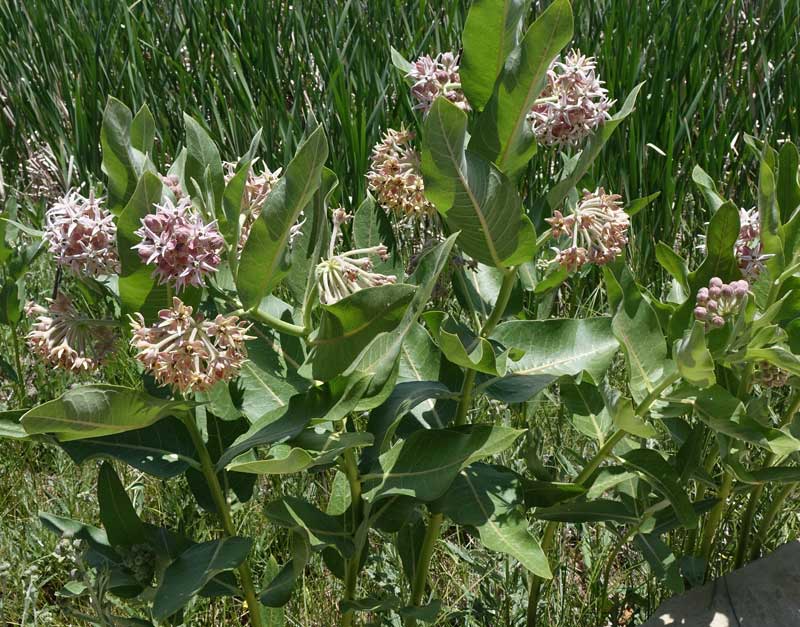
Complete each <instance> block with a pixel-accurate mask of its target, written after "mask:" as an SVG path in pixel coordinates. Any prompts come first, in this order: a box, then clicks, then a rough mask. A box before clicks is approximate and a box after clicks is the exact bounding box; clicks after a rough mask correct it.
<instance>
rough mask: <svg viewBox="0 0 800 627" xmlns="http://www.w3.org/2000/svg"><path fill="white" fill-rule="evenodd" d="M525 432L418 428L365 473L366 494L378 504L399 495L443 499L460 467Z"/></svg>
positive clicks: (476, 427)
mask: <svg viewBox="0 0 800 627" xmlns="http://www.w3.org/2000/svg"><path fill="white" fill-rule="evenodd" d="M521 434H522V431H518V430H516V429H511V428H508V427H499V426H498V427H491V426H488V425H468V426H464V427H454V428H450V429H425V430H421V431H416V432H414V433H412V434H411V435H410V436H409V437H408V439H406V440H402V441H400V442H398V443H397V444H395V445H394V446H393V447H392V448H390V449H389V450H388V451H387V452H386V453H384V454H383V455H381V456H380V457H379V458H378V462H377V463H376V464H375V465H374V466H373V468H372V469H371V470H370V472H368V473H366V474H364V475H363V476H362V480H363V481H364V487H365V490H364V498H365V499H366V500H368V501H370V502H373V503H374V502H375V501H377V500H379V499H382V498H387V497H390V496H394V495H401V496H413V497H414V498H416V499H419V500H420V501H432V500H434V499H437V498H439V497H440V496H441V495H442V494H443V493H444V492H445V491H446V490H447V488H448V487H450V484H451V483H452V482H453V479H455V477H456V476H457V474H458V472H459V470H461V469H462V468H464V467H465V466H468V465H469V464H471V463H472V462H474V461H478V460H479V459H482V458H484V457H490V456H492V455H495V454H497V453H499V452H501V451H503V450H505V449H506V448H508V447H509V446H511V444H513V442H514V441H515V440H516V439H517V438H518V437H519V436H520V435H521Z"/></svg>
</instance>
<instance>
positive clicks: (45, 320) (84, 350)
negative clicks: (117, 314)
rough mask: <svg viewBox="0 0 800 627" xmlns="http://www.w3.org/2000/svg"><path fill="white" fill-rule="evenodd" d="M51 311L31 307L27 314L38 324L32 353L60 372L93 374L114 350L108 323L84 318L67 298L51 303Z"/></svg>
mask: <svg viewBox="0 0 800 627" xmlns="http://www.w3.org/2000/svg"><path fill="white" fill-rule="evenodd" d="M48 302H49V307H47V308H46V307H42V306H41V305H37V304H36V303H28V304H27V305H26V306H25V312H26V314H27V315H28V316H30V317H34V316H35V317H36V321H35V322H34V323H33V325H32V327H31V331H30V333H28V336H27V340H28V346H29V348H30V349H31V352H32V353H34V354H35V355H38V356H39V357H41V358H42V360H43V361H44V362H45V363H47V364H50V365H51V366H54V367H56V368H64V369H65V370H72V371H75V372H90V371H92V370H95V369H96V368H97V367H98V366H100V365H101V364H102V363H103V362H104V360H105V359H106V358H107V357H108V355H109V354H110V353H111V351H112V350H113V348H114V343H115V341H116V333H115V332H114V329H113V328H112V327H110V326H108V324H107V323H106V321H98V320H92V319H90V318H87V317H86V316H84V315H82V314H81V313H80V312H79V311H78V310H77V309H76V308H75V307H74V305H73V304H72V300H71V299H70V298H69V296H67V295H66V294H57V295H56V297H55V298H54V299H52V300H49V301H48Z"/></svg>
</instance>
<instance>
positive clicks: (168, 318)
mask: <svg viewBox="0 0 800 627" xmlns="http://www.w3.org/2000/svg"><path fill="white" fill-rule="evenodd" d="M192 311H193V310H192V307H190V306H189V305H186V304H184V303H183V302H182V301H181V300H180V299H179V298H177V297H175V298H173V299H172V308H170V309H162V310H161V311H159V312H158V318H159V320H158V322H156V323H155V324H154V325H152V326H147V325H145V322H144V318H142V316H141V314H135V316H133V317H132V318H131V329H132V330H133V337H132V338H131V346H132V347H133V348H134V349H135V350H136V359H137V360H139V361H140V362H141V363H142V364H143V365H144V367H145V368H146V369H147V370H148V371H149V372H150V373H151V374H152V375H153V377H154V378H155V380H156V381H157V382H158V383H159V384H160V385H169V386H172V387H173V388H175V389H176V390H178V391H179V392H181V393H187V392H202V391H205V390H208V389H209V388H211V387H212V386H213V385H214V384H215V383H217V382H218V381H228V380H230V379H232V378H233V377H234V376H236V375H237V374H238V373H239V370H240V369H241V367H242V364H243V363H244V362H245V361H246V360H247V348H246V346H245V341H246V340H248V339H251V338H250V336H248V335H247V330H248V329H249V328H250V327H249V325H247V324H245V323H242V322H240V321H239V318H238V317H237V316H223V315H219V314H218V315H217V316H216V317H215V318H214V319H213V320H206V319H205V318H204V317H203V316H202V315H201V314H197V315H196V316H193V315H192Z"/></svg>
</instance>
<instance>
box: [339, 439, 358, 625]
mask: <svg viewBox="0 0 800 627" xmlns="http://www.w3.org/2000/svg"><path fill="white" fill-rule="evenodd" d="M342 471H343V472H344V474H345V476H346V477H347V483H348V484H349V485H350V503H351V506H352V507H351V510H352V512H353V519H352V524H353V531H354V532H355V529H356V527H357V526H358V523H359V520H358V516H359V512H360V511H361V478H360V477H359V475H358V463H357V462H356V457H355V455H354V454H353V450H352V449H347V450H346V451H345V452H344V454H343V456H342ZM362 549H363V547H362V546H358V547H356V551H355V552H354V554H353V557H351V558H350V559H349V560H346V561H345V574H344V600H345V601H352V600H354V599H355V595H356V583H357V581H358V569H359V566H360V564H361V551H362ZM354 620H355V612H354V611H353V610H349V611H347V612H344V613H343V614H342V627H351V625H353V622H354Z"/></svg>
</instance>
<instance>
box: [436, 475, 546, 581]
mask: <svg viewBox="0 0 800 627" xmlns="http://www.w3.org/2000/svg"><path fill="white" fill-rule="evenodd" d="M523 505H524V491H523V483H522V481H521V479H520V477H519V476H518V475H517V474H516V473H514V472H512V471H511V470H509V469H507V468H503V467H501V466H491V465H489V464H482V463H477V464H472V465H471V466H469V467H467V468H465V469H463V470H462V471H461V472H459V473H458V475H457V476H456V478H455V480H454V481H453V484H452V485H451V486H450V488H449V489H448V490H447V492H446V493H445V494H444V495H443V496H442V497H441V498H440V499H439V500H437V501H436V502H435V503H433V504H432V505H431V507H432V508H433V509H434V510H436V511H441V512H443V513H444V514H445V515H446V516H448V517H449V518H450V519H451V520H453V521H454V522H456V523H458V524H460V525H469V526H472V527H475V528H476V529H477V530H478V533H479V534H480V537H481V542H482V543H483V545H484V546H485V547H486V548H487V549H490V550H492V551H498V552H500V553H505V554H506V555H511V556H512V557H514V558H516V559H517V560H518V561H519V562H520V563H521V564H522V565H523V566H525V568H527V569H528V570H529V571H531V572H532V573H534V574H535V575H537V576H539V577H543V578H546V579H549V578H550V577H552V574H551V572H550V567H549V565H548V563H547V557H546V556H545V554H544V551H542V548H541V547H540V546H539V542H538V541H537V540H536V539H535V538H534V537H533V536H532V535H531V533H530V532H529V531H528V521H527V519H526V518H525V516H523V514H522V511H523Z"/></svg>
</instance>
